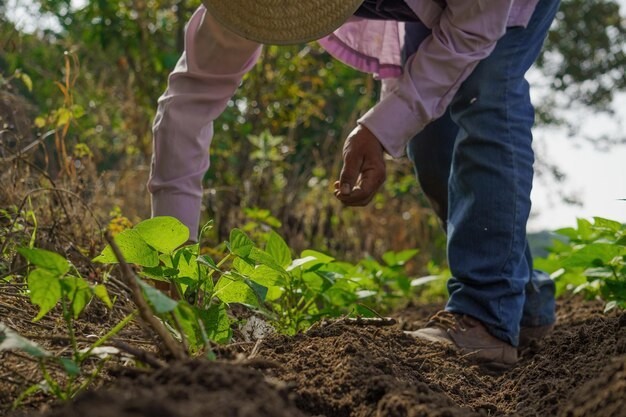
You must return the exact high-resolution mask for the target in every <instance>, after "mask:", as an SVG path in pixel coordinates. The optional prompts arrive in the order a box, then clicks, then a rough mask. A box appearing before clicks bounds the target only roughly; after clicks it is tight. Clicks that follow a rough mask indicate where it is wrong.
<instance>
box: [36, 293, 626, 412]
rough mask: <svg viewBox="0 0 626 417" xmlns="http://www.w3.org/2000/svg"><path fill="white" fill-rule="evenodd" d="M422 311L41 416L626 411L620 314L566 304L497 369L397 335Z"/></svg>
mask: <svg viewBox="0 0 626 417" xmlns="http://www.w3.org/2000/svg"><path fill="white" fill-rule="evenodd" d="M428 313H429V310H425V309H424V308H409V309H407V310H406V311H404V312H402V313H400V314H399V315H398V319H399V322H400V324H399V325H396V326H389V327H381V326H372V325H369V326H362V325H354V323H352V324H348V323H345V322H328V323H322V324H319V325H316V326H315V327H313V328H312V329H310V330H309V331H308V332H307V333H306V334H303V335H299V336H296V337H280V336H275V337H271V338H268V339H267V340H265V341H263V342H262V343H261V344H260V345H258V346H256V348H255V352H254V354H253V355H254V358H252V359H249V357H250V356H251V353H250V352H248V351H241V350H239V351H237V350H236V348H235V347H231V348H227V349H226V351H225V352H223V353H222V356H223V359H224V361H228V360H234V359H236V358H239V361H240V362H241V358H242V357H243V358H246V359H244V360H243V362H244V363H246V365H243V364H241V363H240V364H228V363H224V362H217V363H215V362H214V363H211V362H203V361H199V360H196V361H192V362H188V363H183V364H175V365H172V366H171V367H170V368H168V369H165V370H161V371H158V372H156V373H154V374H152V375H149V376H143V377H140V378H138V379H136V380H125V381H118V383H117V387H116V388H113V389H111V390H108V391H101V392H96V393H88V394H85V395H83V396H82V397H80V398H79V399H78V400H77V401H76V402H75V403H74V404H71V405H68V406H65V407H63V408H61V409H57V410H54V411H53V412H50V413H48V414H46V416H48V417H52V416H54V417H61V416H63V417H73V416H90V417H131V416H133V417H139V416H155V417H161V416H163V417H170V416H175V417H178V416H189V417H193V416H203V417H207V416H250V417H252V416H275V417H281V416H295V417H298V416H316V417H321V416H325V417H434V416H437V417H444V416H445V417H459V416H521V417H526V416H568V417H574V416H589V417H608V416H611V417H626V313H621V314H620V313H616V312H614V313H610V314H608V315H605V314H603V313H602V305H601V304H600V303H589V302H583V301H581V300H579V299H568V300H563V301H561V302H560V303H559V311H558V317H559V324H558V325H557V327H556V329H555V332H554V333H553V334H552V335H551V336H549V337H547V338H546V339H545V340H544V341H543V342H541V343H540V344H536V345H534V346H531V347H530V348H529V349H527V350H526V351H525V352H523V353H522V357H521V360H520V363H519V364H518V365H517V366H516V367H515V368H514V369H511V370H509V371H507V372H505V373H503V374H499V375H494V374H491V373H489V372H487V371H486V370H483V369H481V368H479V367H477V366H474V365H472V364H470V363H469V362H467V360H466V359H465V358H463V357H461V356H460V355H458V354H457V353H455V352H454V351H452V350H450V349H442V348H441V347H439V346H433V345H430V344H427V343H423V342H420V341H416V340H413V339H412V338H410V337H409V336H406V335H405V334H404V333H403V331H402V330H408V329H413V328H417V327H419V326H421V325H423V322H424V319H425V317H426V316H427V314H428Z"/></svg>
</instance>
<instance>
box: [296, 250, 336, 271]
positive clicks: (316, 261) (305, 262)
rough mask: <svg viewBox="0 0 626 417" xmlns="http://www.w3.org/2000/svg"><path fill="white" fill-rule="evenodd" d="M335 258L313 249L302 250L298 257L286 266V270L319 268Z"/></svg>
mask: <svg viewBox="0 0 626 417" xmlns="http://www.w3.org/2000/svg"><path fill="white" fill-rule="evenodd" d="M334 260H335V258H333V257H331V256H328V255H325V254H323V253H321V252H317V251H314V250H310V249H307V250H304V251H302V253H301V254H300V258H299V259H295V260H294V261H293V262H292V263H291V265H289V266H288V267H287V271H292V270H294V269H296V268H302V269H303V270H310V269H312V268H319V267H320V266H322V265H327V264H329V263H331V262H333V261H334Z"/></svg>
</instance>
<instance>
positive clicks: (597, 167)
mask: <svg viewBox="0 0 626 417" xmlns="http://www.w3.org/2000/svg"><path fill="white" fill-rule="evenodd" d="M84 1H85V0H74V1H73V3H74V4H75V5H78V4H84ZM619 3H620V4H621V5H622V7H626V0H619ZM7 6H8V7H7V10H8V11H9V17H10V18H12V19H13V20H14V21H16V22H18V25H19V26H20V27H21V28H22V29H24V30H26V31H33V30H35V29H36V28H37V27H42V26H43V27H54V26H55V24H54V20H52V19H49V18H45V17H44V18H39V19H33V16H37V14H38V13H37V12H38V10H37V9H36V8H34V6H33V4H32V2H31V1H30V0H8V2H7ZM532 78H533V77H532V75H531V79H532ZM531 83H532V80H531ZM540 95H541V89H535V90H533V96H534V98H535V99H537V97H538V96H540ZM614 108H615V110H616V113H615V115H614V116H613V117H607V116H606V115H595V114H593V113H591V112H588V111H580V110H572V111H571V112H569V115H568V117H570V118H573V119H577V120H578V121H579V122H578V123H579V124H580V130H579V131H578V132H577V133H576V134H575V135H574V137H572V138H568V137H567V134H566V133H565V132H563V131H562V130H559V129H556V128H538V129H536V130H535V145H536V146H535V147H536V149H537V152H538V153H540V154H541V156H542V157H543V158H544V159H547V160H549V161H550V162H551V163H553V164H554V165H556V166H558V167H559V168H560V169H561V170H562V172H564V173H565V174H566V176H567V179H566V181H565V182H564V183H556V182H554V181H548V180H547V179H546V178H543V179H542V178H536V180H535V183H534V185H533V187H534V188H533V193H532V200H533V211H532V213H531V219H530V222H529V225H528V228H529V230H530V231H539V230H545V229H550V230H553V229H556V228H559V227H565V226H574V225H575V223H576V218H577V217H584V218H591V217H593V216H600V217H607V218H610V219H614V220H618V221H621V222H624V223H626V201H620V200H619V199H626V146H615V147H612V148H611V149H610V151H608V152H600V151H598V150H596V149H594V148H593V146H592V145H591V144H589V143H586V142H585V141H584V140H581V138H582V137H583V136H592V137H593V136H595V135H598V134H602V133H608V134H611V133H613V134H616V133H617V134H621V135H622V137H624V136H625V135H626V133H625V131H624V127H625V126H626V93H622V94H620V95H619V96H618V97H617V99H616V101H615V103H614ZM620 123H621V124H620ZM576 136H578V137H576ZM558 191H563V192H564V193H565V194H569V195H575V196H576V197H577V199H578V200H580V201H581V202H582V206H571V205H567V204H565V203H563V201H561V199H560V198H559V197H557V194H558Z"/></svg>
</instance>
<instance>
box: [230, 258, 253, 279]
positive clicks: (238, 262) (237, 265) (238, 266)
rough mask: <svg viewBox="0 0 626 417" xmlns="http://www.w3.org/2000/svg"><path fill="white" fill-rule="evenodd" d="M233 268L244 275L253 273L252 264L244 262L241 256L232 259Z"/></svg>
mask: <svg viewBox="0 0 626 417" xmlns="http://www.w3.org/2000/svg"><path fill="white" fill-rule="evenodd" d="M233 269H234V270H235V271H237V272H239V273H240V274H241V275H244V276H248V277H249V276H251V275H252V274H254V270H255V269H254V265H251V264H250V263H249V262H246V261H245V260H244V259H243V258H235V260H234V261H233Z"/></svg>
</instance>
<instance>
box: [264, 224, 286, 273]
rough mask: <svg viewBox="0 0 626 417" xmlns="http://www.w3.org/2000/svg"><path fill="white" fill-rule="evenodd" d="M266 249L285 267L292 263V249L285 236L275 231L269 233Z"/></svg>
mask: <svg viewBox="0 0 626 417" xmlns="http://www.w3.org/2000/svg"><path fill="white" fill-rule="evenodd" d="M265 251H266V252H267V253H269V254H270V256H272V257H273V258H274V260H275V261H276V262H277V263H278V264H279V265H280V266H281V267H283V268H286V267H287V266H289V264H290V263H291V250H290V249H289V246H287V243H285V241H284V240H283V238H282V237H280V235H278V233H276V232H274V231H271V232H270V234H269V238H268V240H267V244H266V246H265Z"/></svg>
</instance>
